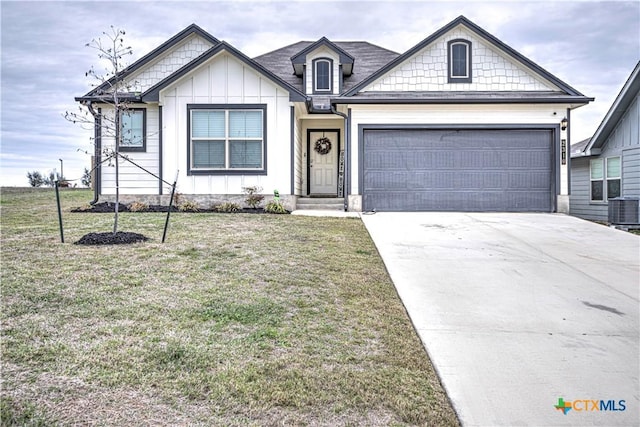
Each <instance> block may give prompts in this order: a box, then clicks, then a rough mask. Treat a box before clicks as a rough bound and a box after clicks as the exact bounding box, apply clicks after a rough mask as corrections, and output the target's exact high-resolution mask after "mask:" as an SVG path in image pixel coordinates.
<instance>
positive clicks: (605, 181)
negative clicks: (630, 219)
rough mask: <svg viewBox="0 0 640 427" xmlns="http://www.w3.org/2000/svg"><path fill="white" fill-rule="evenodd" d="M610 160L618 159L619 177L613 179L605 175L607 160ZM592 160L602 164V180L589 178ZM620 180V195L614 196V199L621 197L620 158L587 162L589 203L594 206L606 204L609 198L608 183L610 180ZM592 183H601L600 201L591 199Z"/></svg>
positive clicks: (601, 158)
mask: <svg viewBox="0 0 640 427" xmlns="http://www.w3.org/2000/svg"><path fill="white" fill-rule="evenodd" d="M611 159H620V160H619V161H620V175H618V176H615V177H610V176H609V174H608V173H607V166H608V165H607V163H609V160H611ZM594 160H600V161H601V162H602V178H600V179H593V178H591V165H592V164H593V161H594ZM615 179H617V180H620V195H619V196H616V197H622V156H611V157H606V158H604V157H600V158H597V159H592V160H591V161H590V162H589V202H590V203H595V204H606V203H607V202H608V201H609V200H610V199H611V198H610V197H609V184H608V182H609V181H610V180H615ZM594 181H600V182H602V200H600V199H594V198H593V187H592V184H591V183H592V182H594Z"/></svg>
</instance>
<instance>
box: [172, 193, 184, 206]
mask: <svg viewBox="0 0 640 427" xmlns="http://www.w3.org/2000/svg"><path fill="white" fill-rule="evenodd" d="M181 204H182V193H181V192H179V191H176V192H175V193H174V194H173V206H175V207H176V208H177V207H179V206H180V205H181Z"/></svg>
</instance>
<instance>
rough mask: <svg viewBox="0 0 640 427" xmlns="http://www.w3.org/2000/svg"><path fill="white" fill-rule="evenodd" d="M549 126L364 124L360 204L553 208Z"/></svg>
mask: <svg viewBox="0 0 640 427" xmlns="http://www.w3.org/2000/svg"><path fill="white" fill-rule="evenodd" d="M552 147H553V142H552V132H551V131H550V130H546V129H543V130H537V129H526V130H513V129H493V130H471V129H465V130H431V129H430V130H424V129H404V130H386V129H385V130H365V131H364V165H363V173H364V176H363V179H362V183H363V198H364V200H363V202H364V206H363V207H364V210H367V211H370V210H373V209H375V210H377V211H467V212H478V211H501V212H551V211H552V210H553V203H552V200H553V193H554V182H555V179H554V173H553V170H554V169H553V168H552V163H553V156H552Z"/></svg>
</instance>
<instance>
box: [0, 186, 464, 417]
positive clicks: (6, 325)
mask: <svg viewBox="0 0 640 427" xmlns="http://www.w3.org/2000/svg"><path fill="white" fill-rule="evenodd" d="M61 198H62V200H63V216H64V223H65V241H66V242H67V243H64V244H61V243H60V238H59V229H58V224H57V218H56V208H55V195H54V192H53V190H51V189H12V188H4V189H2V194H1V204H0V206H1V211H0V214H1V225H2V229H1V233H2V248H1V249H2V313H1V318H2V341H1V350H2V390H1V417H2V425H3V426H4V425H25V424H27V425H43V426H44V425H46V426H50V425H118V426H120V425H172V426H173V425H226V426H234V425H238V426H240V425H242V426H244V425H256V426H258V425H276V424H277V425H332V426H333V425H373V426H375V425H427V424H429V425H457V424H458V421H457V419H456V417H455V414H454V412H453V411H452V409H451V406H450V404H449V402H448V399H447V397H446V395H445V393H444V391H443V389H442V387H441V385H440V383H439V381H438V378H437V376H436V374H435V373H434V370H433V368H432V366H431V364H430V362H429V359H428V357H427V354H426V352H425V351H424V349H423V348H422V345H421V343H420V341H419V338H418V337H417V335H416V333H415V331H414V330H413V327H412V325H411V322H410V320H409V318H408V317H407V314H406V312H405V310H404V307H403V306H402V303H401V301H400V300H399V298H398V296H397V294H396V292H395V289H394V287H393V284H392V283H391V280H390V279H389V276H388V274H387V272H386V270H385V268H384V265H383V263H382V261H381V259H380V257H379V255H378V253H377V251H376V249H375V246H374V245H373V242H372V241H371V239H370V237H369V235H368V234H367V232H366V230H365V228H364V226H363V224H362V222H361V221H360V220H359V219H342V218H340V219H336V218H310V217H298V216H291V215H250V214H212V213H206V214H205V213H175V214H172V216H171V224H170V228H169V232H168V235H167V242H166V243H165V244H162V243H161V242H160V241H161V238H162V226H163V224H164V219H165V215H164V214H159V213H123V214H121V215H120V230H122V231H132V232H138V233H142V234H144V235H146V236H147V237H150V238H151V240H150V241H149V242H146V243H138V244H134V245H118V246H81V245H74V244H73V242H75V241H77V240H78V239H79V238H80V237H82V236H83V235H84V234H86V233H89V232H94V231H99V232H102V231H109V230H111V227H112V223H113V215H112V214H95V213H71V212H70V209H71V208H73V207H79V206H82V205H84V204H86V203H87V202H88V201H89V200H91V198H92V194H91V193H90V192H89V191H88V190H73V189H65V190H64V191H62V193H61Z"/></svg>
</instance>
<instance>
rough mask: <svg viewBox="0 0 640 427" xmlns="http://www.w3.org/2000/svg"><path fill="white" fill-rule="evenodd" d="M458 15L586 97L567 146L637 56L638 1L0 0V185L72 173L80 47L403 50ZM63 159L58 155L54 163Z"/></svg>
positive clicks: (81, 86) (79, 157) (82, 59)
mask: <svg viewBox="0 0 640 427" xmlns="http://www.w3.org/2000/svg"><path fill="white" fill-rule="evenodd" d="M460 15H464V16H466V17H467V18H468V19H470V20H471V21H473V22H474V23H475V24H477V25H479V26H480V27H481V28H483V29H484V30H486V31H488V32H489V33H491V34H492V35H494V36H495V37H497V38H498V39H500V40H501V41H502V42H504V43H506V44H507V45H509V46H510V47H512V48H514V49H515V50H516V51H518V52H520V53H521V54H523V55H524V56H526V57H527V58H529V59H530V60H532V61H533V62H535V63H536V64H538V65H539V66H541V67H542V68H544V69H545V70H547V71H549V72H550V73H551V74H553V75H555V76H556V77H558V78H560V79H561V80H562V81H564V82H565V83H568V84H569V85H570V86H572V87H573V88H575V89H577V90H578V91H580V92H582V93H583V94H584V95H586V96H589V97H594V98H595V101H594V102H592V103H590V104H589V105H587V106H584V107H580V108H578V109H576V110H573V111H572V113H571V119H572V128H571V132H572V138H571V141H572V142H574V143H575V142H578V141H580V140H582V139H585V138H588V137H590V136H591V135H593V133H594V131H595V130H596V128H597V127H598V125H599V124H600V122H601V121H602V119H603V118H604V116H605V114H606V112H607V111H608V110H609V107H610V106H611V104H612V102H613V100H614V99H615V97H616V96H617V95H618V93H619V91H620V89H621V88H622V86H623V85H624V82H625V81H626V79H627V78H628V76H629V75H630V74H631V71H632V70H633V68H634V66H635V64H636V63H637V62H638V60H639V59H640V1H637V0H636V1H630V2H621V1H601V2H596V1H590V0H589V1H588V0H573V1H532V2H527V1H491V2H489V1H473V0H467V1H464V2H455V1H402V0H395V1H394V0H391V1H373V2H364V1H349V0H341V1H339V2H331V1H293V0H288V1H269V2H267V1H260V2H255V1H225V2H223V1H197V2H172V1H134V0H128V1H114V2H112V1H42V2H35V1H28V0H26V1H24V0H23V1H6V0H0V42H1V45H0V46H1V49H0V52H1V53H0V55H1V64H2V66H1V69H0V98H1V103H0V122H1V128H0V131H1V133H0V186H27V185H28V180H27V178H26V174H27V172H29V171H35V170H37V171H40V172H42V173H44V174H48V173H50V172H51V171H54V170H55V171H56V172H60V168H61V166H62V167H63V171H64V175H65V177H66V178H68V179H78V181H75V182H76V183H78V184H79V182H80V181H79V179H80V178H81V176H82V172H83V170H84V168H89V167H90V156H89V155H88V154H86V152H92V150H93V146H92V145H91V141H90V137H91V136H92V132H91V131H88V130H85V129H82V128H81V127H80V126H79V125H77V124H73V123H70V122H67V121H66V120H65V119H64V118H63V115H64V113H65V111H77V109H78V104H77V103H76V102H75V101H74V97H76V96H81V95H84V94H85V93H86V92H88V91H89V90H90V89H91V87H90V83H91V81H90V80H89V79H88V78H87V77H86V76H85V73H86V71H88V70H89V69H90V68H91V66H96V68H97V67H98V66H99V65H100V61H99V59H98V58H97V56H96V52H95V51H93V50H91V49H89V48H87V47H85V45H86V44H87V43H88V42H90V41H91V40H92V39H93V38H95V37H99V36H100V35H101V33H102V32H103V31H107V30H109V28H110V26H112V25H113V26H114V27H116V28H120V29H123V30H125V31H126V35H125V37H126V42H127V44H129V45H131V47H132V48H133V52H134V55H133V56H132V57H131V62H133V61H135V60H136V59H137V58H140V57H142V56H144V55H145V54H146V53H148V52H149V51H151V50H152V49H154V48H155V47H157V46H158V45H160V44H162V43H163V42H164V41H166V40H167V39H169V38H170V37H171V36H173V35H174V34H176V33H178V32H179V31H181V30H182V29H184V28H185V27H186V26H188V25H190V24H192V23H195V24H197V25H199V26H200V27H201V28H202V29H204V30H205V31H207V32H209V33H210V34H211V35H213V36H214V37H216V38H218V39H220V40H225V41H227V42H228V43H230V44H231V45H233V46H234V47H236V48H238V49H239V50H240V51H242V52H243V53H245V54H246V55H248V56H250V57H255V56H258V55H260V54H263V53H266V52H270V51H272V50H274V49H277V48H280V47H283V46H286V45H289V44H292V43H295V42H297V41H300V40H311V41H315V40H317V39H319V38H320V37H322V36H326V37H327V38H328V39H330V40H332V41H355V40H364V41H368V42H371V43H374V44H377V45H379V46H382V47H385V48H387V49H390V50H393V51H396V52H398V53H403V52H404V51H406V50H408V49H410V48H411V47H412V46H414V45H416V44H418V43H419V42H421V41H422V40H424V39H425V38H427V37H428V36H429V35H431V34H432V33H433V32H435V31H436V30H438V29H439V28H441V27H442V26H444V25H446V24H447V23H449V22H450V21H452V20H453V19H455V18H456V17H458V16H460ZM60 159H62V162H61V161H60Z"/></svg>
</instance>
